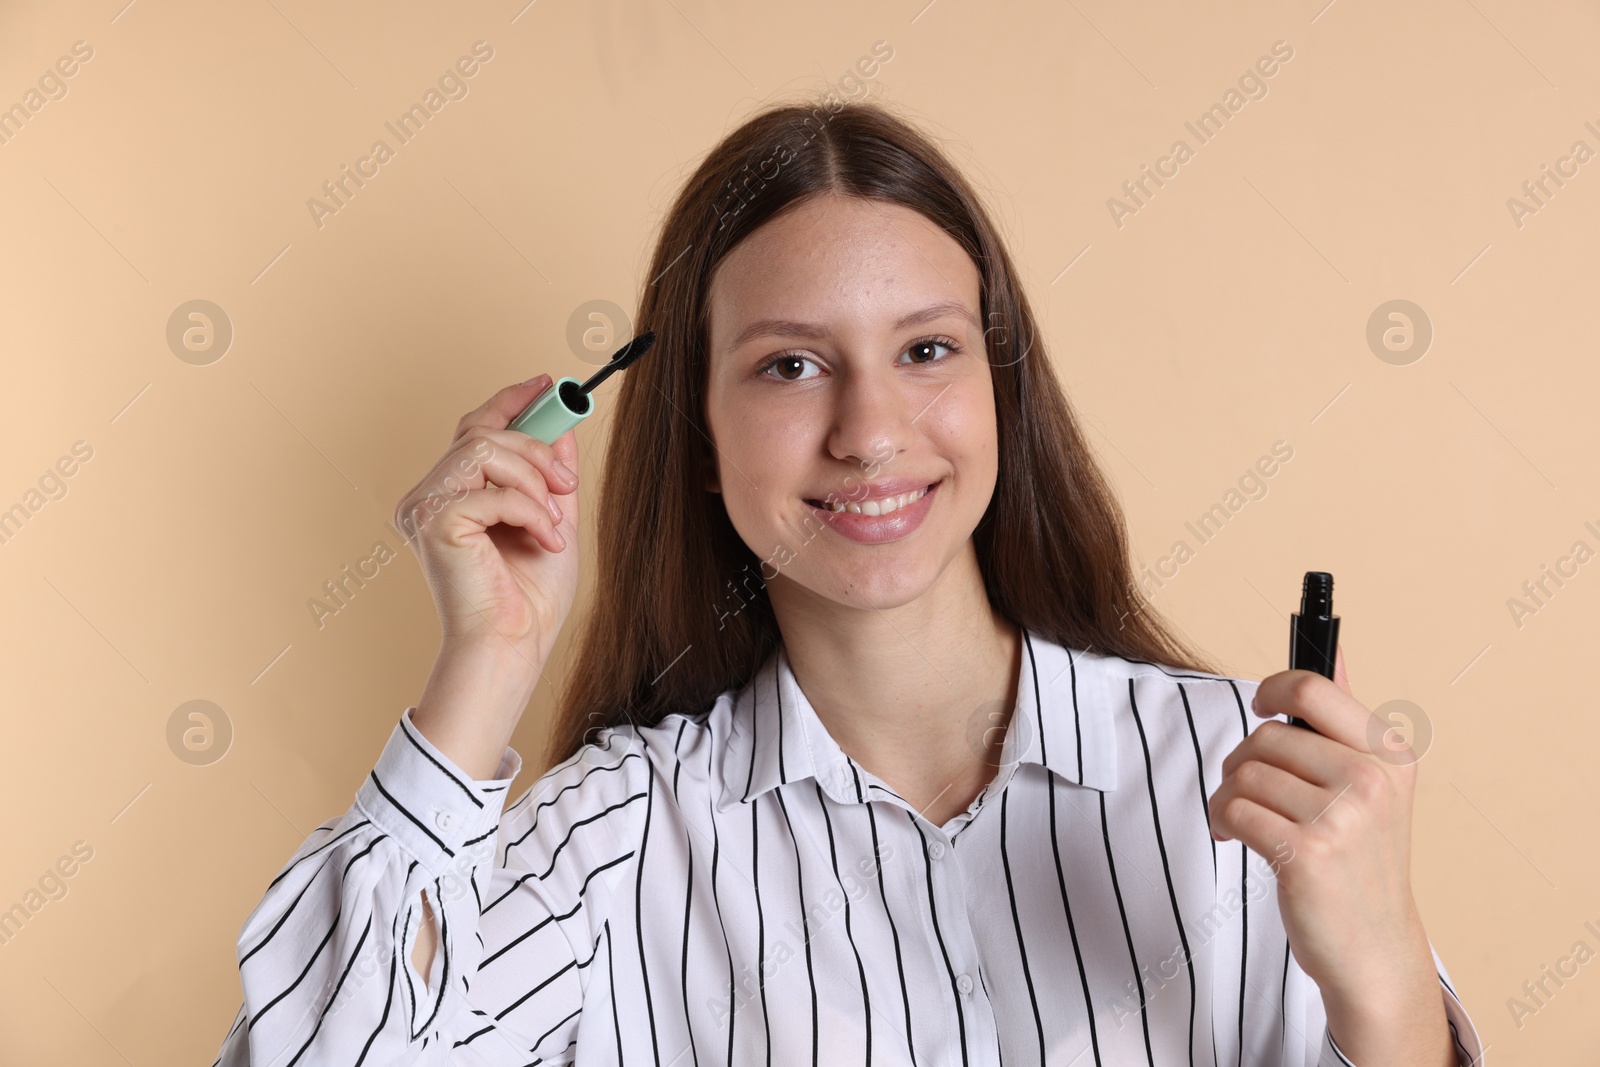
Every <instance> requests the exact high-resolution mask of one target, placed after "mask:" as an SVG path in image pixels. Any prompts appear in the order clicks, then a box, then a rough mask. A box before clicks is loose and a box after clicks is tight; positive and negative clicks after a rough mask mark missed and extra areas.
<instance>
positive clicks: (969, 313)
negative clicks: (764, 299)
mask: <svg viewBox="0 0 1600 1067" xmlns="http://www.w3.org/2000/svg"><path fill="white" fill-rule="evenodd" d="M946 316H955V317H957V318H961V319H965V320H966V321H968V322H970V323H972V325H974V326H977V327H979V328H981V327H982V325H983V324H982V323H981V322H979V321H978V315H977V313H976V312H975V311H973V310H972V309H971V308H969V307H967V305H965V304H963V303H961V302H960V301H958V300H943V301H940V302H939V303H937V304H929V305H928V306H927V307H925V308H921V309H919V310H917V311H912V312H910V313H908V314H906V315H902V316H901V317H900V318H898V319H896V320H895V322H894V329H895V330H904V329H906V328H908V327H911V326H916V325H919V324H921V323H924V322H931V321H932V320H934V319H942V318H944V317H946ZM768 336H777V337H804V338H806V339H807V340H812V341H817V340H821V339H823V338H825V337H827V336H828V328H827V327H826V326H819V325H817V324H816V323H811V322H796V321H794V320H793V319H759V320H757V321H756V322H752V323H751V324H750V325H748V326H746V327H745V328H744V329H742V330H740V331H739V333H738V334H737V335H736V336H735V337H734V339H733V341H732V342H731V343H730V345H729V347H730V348H739V347H740V346H742V345H744V344H745V343H746V342H748V341H753V340H754V339H756V338H757V337H768Z"/></svg>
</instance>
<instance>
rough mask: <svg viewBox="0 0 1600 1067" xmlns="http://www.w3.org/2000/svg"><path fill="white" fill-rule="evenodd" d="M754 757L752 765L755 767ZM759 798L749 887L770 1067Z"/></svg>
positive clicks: (752, 805)
mask: <svg viewBox="0 0 1600 1067" xmlns="http://www.w3.org/2000/svg"><path fill="white" fill-rule="evenodd" d="M754 758H755V757H754V755H753V754H752V756H751V759H752V763H751V764H750V766H751V767H752V768H753V767H754V766H755V763H754V762H753V760H754ZM760 807H761V802H760V798H759V797H758V798H756V799H755V800H753V801H751V802H750V885H751V887H752V888H753V889H754V890H755V891H756V987H757V988H758V989H760V990H761V1029H762V1031H763V1033H764V1034H765V1035H766V1039H767V1067H772V1021H771V1019H770V1018H769V1017H768V1016H767V970H766V967H765V966H764V964H765V962H766V958H767V917H766V913H765V912H763V911H762V910H761V862H760V858H759V853H758V852H757V846H758V845H759V844H760V843H761V840H760V839H761V834H760V821H759V818H758V816H759V815H760V812H759V811H758V810H757V809H759V808H760Z"/></svg>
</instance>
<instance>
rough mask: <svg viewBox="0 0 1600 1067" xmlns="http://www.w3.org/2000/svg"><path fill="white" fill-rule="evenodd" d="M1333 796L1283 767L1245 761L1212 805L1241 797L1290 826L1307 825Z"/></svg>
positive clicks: (1213, 795) (1227, 780) (1235, 770)
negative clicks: (1292, 823)
mask: <svg viewBox="0 0 1600 1067" xmlns="http://www.w3.org/2000/svg"><path fill="white" fill-rule="evenodd" d="M1334 796H1335V793H1334V792H1333V791H1332V790H1327V789H1323V788H1321V787H1319V786H1316V785H1313V784H1312V783H1310V782H1308V781H1305V780H1304V779H1302V778H1299V777H1297V776H1295V775H1293V774H1291V773H1290V772H1288V771H1286V770H1284V769H1283V768H1282V767H1277V766H1274V765H1273V764H1270V763H1264V762H1262V761H1260V760H1246V761H1245V762H1243V763H1241V764H1239V766H1238V767H1236V768H1235V769H1234V771H1233V773H1232V774H1230V775H1228V776H1227V777H1226V778H1224V779H1223V780H1222V785H1221V786H1219V787H1218V789H1217V791H1216V793H1214V794H1212V798H1211V802H1212V803H1226V802H1227V801H1228V800H1229V799H1230V798H1232V797H1244V798H1246V799H1248V800H1253V801H1255V802H1256V803H1257V804H1260V805H1261V806H1262V807H1264V808H1268V809H1270V810H1272V811H1275V812H1277V813H1278V814H1279V815H1282V816H1283V817H1284V818H1285V819H1288V820H1289V821H1290V822H1295V823H1308V822H1310V821H1311V820H1312V819H1314V818H1316V817H1317V815H1318V813H1319V812H1321V811H1323V810H1324V809H1325V808H1327V806H1328V805H1329V804H1330V803H1332V802H1333V798H1334Z"/></svg>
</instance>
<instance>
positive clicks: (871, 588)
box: [797, 546, 939, 611]
mask: <svg viewBox="0 0 1600 1067" xmlns="http://www.w3.org/2000/svg"><path fill="white" fill-rule="evenodd" d="M886 547H887V546H886ZM820 562H821V561H819V563H820ZM938 577H939V571H938V569H937V568H935V567H933V566H932V565H931V564H930V563H929V562H925V561H922V560H916V561H911V560H905V559H889V558H885V559H883V560H882V561H878V562H867V563H858V564H857V565H855V566H844V567H839V568H837V569H834V570H830V571H828V573H826V574H816V573H813V574H808V575H807V576H806V580H805V581H803V582H798V583H797V584H802V585H804V586H805V587H806V588H807V589H809V590H810V591H811V593H812V594H813V595H814V596H818V597H821V598H823V599H826V600H831V601H833V602H834V603H835V604H838V605H840V606H842V607H851V608H872V609H875V610H880V611H887V610H889V609H891V608H900V607H904V606H906V605H907V604H911V603H914V602H916V601H917V600H918V599H919V598H920V597H921V596H922V595H923V594H925V593H926V592H927V591H928V590H929V589H931V588H933V585H934V583H935V582H936V581H937V580H938Z"/></svg>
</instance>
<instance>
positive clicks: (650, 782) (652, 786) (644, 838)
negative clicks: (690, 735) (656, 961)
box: [633, 774, 661, 1067]
mask: <svg viewBox="0 0 1600 1067" xmlns="http://www.w3.org/2000/svg"><path fill="white" fill-rule="evenodd" d="M645 792H646V796H645V802H644V833H643V834H642V835H641V836H640V838H639V862H638V864H636V866H637V867H638V872H639V873H638V877H637V878H636V879H635V880H634V886H633V921H634V929H635V931H636V933H635V935H634V936H635V940H637V941H638V944H639V981H641V982H643V983H644V1007H645V1012H646V1013H647V1014H648V1015H649V1017H650V1050H651V1051H652V1052H654V1053H655V1058H656V1067H661V1046H660V1044H659V1042H658V1041H657V1039H656V1005H655V1001H654V999H652V998H651V996H650V969H649V965H648V963H647V962H646V960H645V958H644V867H645V863H644V850H645V848H646V846H648V845H649V844H650V809H651V808H653V807H654V806H655V800H656V776H655V775H654V774H652V775H650V777H649V778H648V779H647V780H646V782H645Z"/></svg>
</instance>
